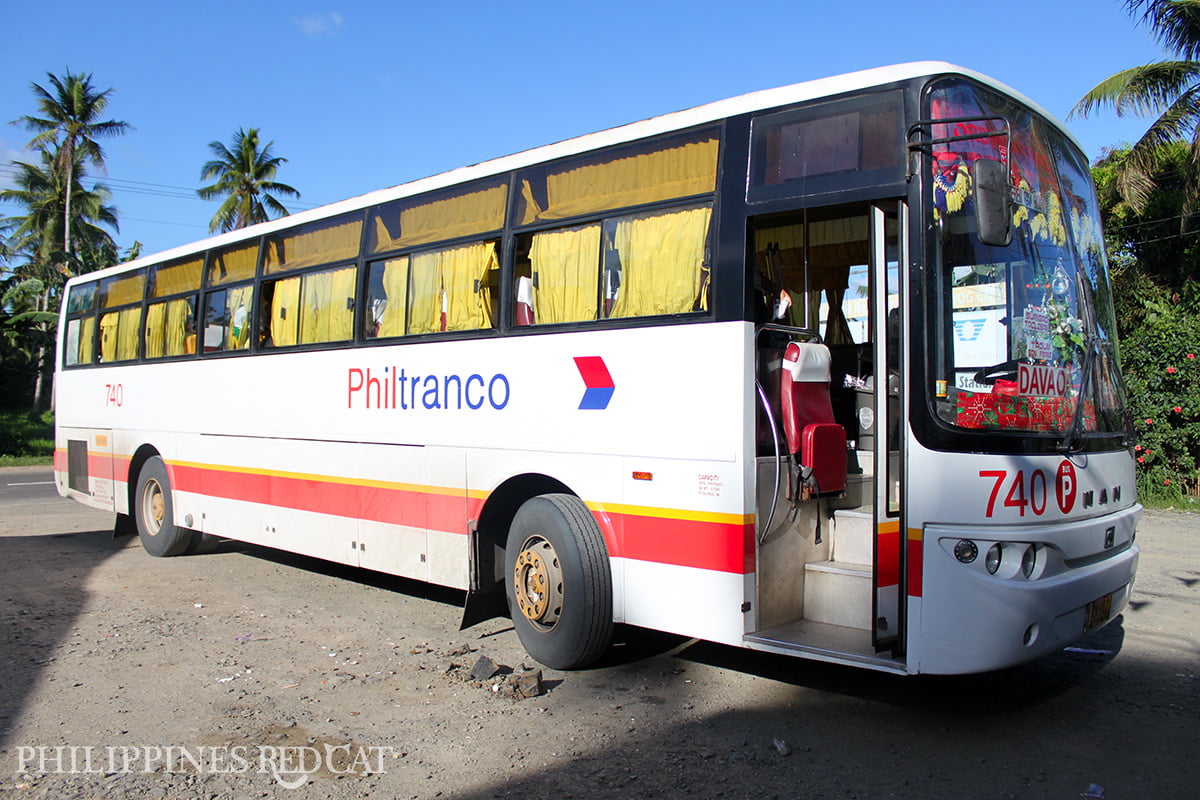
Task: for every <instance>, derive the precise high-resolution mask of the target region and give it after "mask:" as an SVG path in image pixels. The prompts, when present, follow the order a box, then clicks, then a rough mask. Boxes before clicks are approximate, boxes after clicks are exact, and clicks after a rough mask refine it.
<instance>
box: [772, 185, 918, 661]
mask: <svg viewBox="0 0 1200 800" xmlns="http://www.w3.org/2000/svg"><path fill="white" fill-rule="evenodd" d="M894 205H895V204H893V206H894ZM748 239H749V249H750V251H751V254H752V257H753V267H754V288H753V291H754V299H755V304H756V320H755V321H756V323H758V324H757V333H756V342H757V345H756V349H757V353H756V355H757V359H758V363H757V365H756V370H757V371H756V380H757V387H756V393H757V394H758V398H759V407H758V420H757V429H756V430H757V441H756V446H757V457H758V458H757V499H758V507H757V508H756V519H757V524H758V530H757V545H756V547H757V553H756V555H757V561H756V564H757V576H756V577H757V589H756V594H757V609H758V614H757V618H756V623H757V628H758V630H757V631H756V633H755V635H756V636H766V637H768V638H771V639H773V640H778V641H784V642H789V643H793V644H795V645H797V646H811V647H830V646H832V645H831V644H830V643H833V642H836V643H837V645H836V649H838V650H839V651H850V652H856V653H858V654H860V655H863V656H872V657H873V656H874V654H875V653H876V651H877V648H889V647H891V646H892V645H893V643H894V642H893V641H891V640H894V638H895V636H896V635H897V634H898V630H899V628H898V624H899V616H898V613H899V608H898V607H896V608H892V606H893V605H894V604H893V603H892V602H891V598H890V596H888V597H884V598H883V602H882V603H881V602H880V597H879V596H878V587H879V584H880V582H881V581H884V582H887V581H889V580H890V577H889V575H890V567H887V566H885V567H884V571H885V573H888V574H887V575H883V576H881V575H880V574H879V569H878V565H879V564H880V563H881V562H882V563H884V564H885V565H886V563H887V562H888V560H889V559H890V558H891V556H892V554H891V552H890V551H889V552H884V553H877V552H876V546H877V542H876V539H877V538H878V537H877V531H878V529H879V525H880V524H881V523H883V524H885V525H886V523H887V515H888V511H889V509H890V508H891V498H894V499H895V501H896V504H897V506H898V502H899V497H900V493H899V486H898V483H896V484H895V485H893V478H894V477H896V478H898V469H893V468H890V466H889V465H890V464H891V463H892V459H893V455H892V452H893V451H894V450H895V451H898V445H899V441H900V437H899V434H898V420H899V408H898V406H897V405H896V402H898V398H899V383H898V372H894V371H893V370H891V369H889V368H888V366H887V365H888V364H889V362H890V361H895V362H896V363H898V360H897V359H895V358H894V353H898V349H897V347H898V345H897V346H891V347H889V346H888V345H887V344H886V343H885V342H884V339H885V338H886V336H887V333H886V330H887V325H886V318H887V311H886V310H885V309H887V308H892V307H895V308H896V309H897V314H898V313H899V311H898V308H899V303H898V295H896V293H895V282H896V258H895V252H896V250H897V247H896V242H897V241H898V220H897V214H896V212H894V211H892V212H888V211H886V210H884V208H883V207H882V206H880V205H878V204H866V203H864V204H858V205H854V206H840V207H836V208H818V209H803V210H797V211H794V212H785V213H778V214H770V215H763V216H760V217H755V218H752V219H751V220H750V225H749V231H748ZM885 281H886V283H887V289H886V290H885V291H878V290H877V287H879V286H883V285H884V282H885ZM881 304H882V305H881ZM881 315H882V316H881ZM895 322H896V330H897V331H898V330H899V328H898V319H897V320H896V321H895ZM894 374H895V375H896V377H893V375H894ZM893 396H895V398H896V401H893V399H892V398H893ZM885 398H886V399H885ZM893 412H894V415H895V422H893V421H892V417H893ZM806 433H807V436H806ZM896 463H897V464H898V460H897V462H896ZM880 465H882V468H881V466H880ZM809 470H811V471H812V472H813V473H814V474H815V475H816V476H817V480H815V481H812V480H807V472H808V471H809ZM796 472H800V473H801V474H800V476H799V479H798V478H797V477H796V475H795V473H796ZM898 530H899V528H898V526H896V531H898ZM881 609H882V611H881ZM880 616H883V617H886V619H885V621H884V622H883V623H882V624H881V623H880Z"/></svg>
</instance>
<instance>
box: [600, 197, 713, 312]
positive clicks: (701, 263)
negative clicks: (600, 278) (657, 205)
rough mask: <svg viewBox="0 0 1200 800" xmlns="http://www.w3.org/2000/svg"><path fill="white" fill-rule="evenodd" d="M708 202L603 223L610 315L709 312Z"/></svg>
mask: <svg viewBox="0 0 1200 800" xmlns="http://www.w3.org/2000/svg"><path fill="white" fill-rule="evenodd" d="M711 215H712V208H711V207H710V206H707V205H705V206H692V207H690V208H684V209H671V210H668V211H654V212H649V213H645V214H636V215H633V216H628V217H620V218H617V219H611V220H608V221H606V222H605V224H604V305H605V312H606V313H605V316H608V317H647V316H655V315H662V314H686V313H690V312H692V311H704V310H707V292H706V283H707V265H706V264H705V256H706V253H707V243H708V228H709V218H710V217H711Z"/></svg>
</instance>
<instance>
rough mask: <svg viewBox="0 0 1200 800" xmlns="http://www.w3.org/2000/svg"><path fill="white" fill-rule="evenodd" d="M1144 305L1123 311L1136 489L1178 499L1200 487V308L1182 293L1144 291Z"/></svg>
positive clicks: (1146, 494)
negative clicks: (1162, 294)
mask: <svg viewBox="0 0 1200 800" xmlns="http://www.w3.org/2000/svg"><path fill="white" fill-rule="evenodd" d="M1140 288H1142V289H1143V290H1144V289H1145V287H1140ZM1140 305H1141V308H1140V309H1138V311H1139V312H1140V313H1136V314H1134V315H1131V316H1129V315H1123V316H1124V319H1123V320H1122V321H1123V322H1124V323H1125V324H1124V325H1123V326H1122V327H1123V329H1124V330H1123V331H1122V337H1121V367H1122V370H1123V371H1124V373H1125V382H1126V389H1127V391H1128V393H1129V407H1130V410H1131V412H1132V414H1133V429H1134V431H1135V433H1136V434H1137V439H1136V445H1135V447H1134V455H1135V456H1136V457H1137V462H1138V469H1137V473H1138V491H1139V494H1141V495H1142V497H1144V498H1146V499H1147V500H1149V501H1151V502H1175V501H1179V500H1181V499H1182V498H1183V497H1184V496H1186V495H1194V494H1196V493H1197V485H1196V481H1197V466H1198V465H1200V313H1198V311H1200V309H1197V308H1196V307H1195V305H1196V304H1195V303H1193V302H1189V301H1188V300H1187V299H1185V298H1182V297H1181V296H1180V295H1179V294H1171V295H1167V296H1165V297H1159V298H1148V297H1147V296H1146V295H1145V294H1143V295H1142V301H1141V304H1140Z"/></svg>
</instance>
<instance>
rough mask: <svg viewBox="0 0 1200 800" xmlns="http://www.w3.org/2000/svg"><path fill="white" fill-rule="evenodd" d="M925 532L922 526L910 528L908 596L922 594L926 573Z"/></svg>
mask: <svg viewBox="0 0 1200 800" xmlns="http://www.w3.org/2000/svg"><path fill="white" fill-rule="evenodd" d="M924 544H925V534H924V533H923V532H922V530H921V529H920V528H909V529H908V596H909V597H920V596H921V580H922V577H923V574H924V563H925V562H924V560H923V559H924V555H923V553H922V547H923V546H924Z"/></svg>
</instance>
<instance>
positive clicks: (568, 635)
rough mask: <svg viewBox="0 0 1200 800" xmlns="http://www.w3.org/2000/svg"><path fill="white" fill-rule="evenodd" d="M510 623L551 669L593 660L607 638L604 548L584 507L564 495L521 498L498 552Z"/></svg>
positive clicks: (608, 593) (609, 612) (609, 604)
mask: <svg viewBox="0 0 1200 800" xmlns="http://www.w3.org/2000/svg"><path fill="white" fill-rule="evenodd" d="M504 565H505V574H506V575H507V576H508V581H507V586H508V602H509V608H510V610H511V613H512V619H513V627H514V628H516V630H517V636H518V637H519V638H520V639H521V644H522V645H523V646H524V647H525V650H526V652H528V653H529V655H531V656H533V658H535V659H537V660H538V661H539V662H541V663H542V664H545V665H546V666H547V667H550V668H551V669H578V668H580V667H585V666H587V665H588V664H590V663H592V662H593V661H595V660H596V659H597V658H599V657H600V655H601V654H602V653H603V652H604V651H605V650H606V649H607V648H608V644H609V641H610V640H611V639H612V631H613V619H612V616H613V615H612V575H611V573H610V572H609V565H608V548H607V547H605V544H604V536H603V535H602V534H601V533H600V527H599V526H598V525H597V524H596V520H595V519H594V518H593V517H592V514H591V512H590V511H588V509H587V506H585V505H584V504H583V501H582V500H580V499H579V498H578V497H575V496H574V495H569V494H546V495H542V496H540V497H534V498H532V499H530V500H527V501H525V503H524V504H523V505H522V506H521V508H520V509H518V510H517V514H516V516H515V517H513V521H512V527H510V528H509V531H508V546H507V547H506V548H505V552H504Z"/></svg>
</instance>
